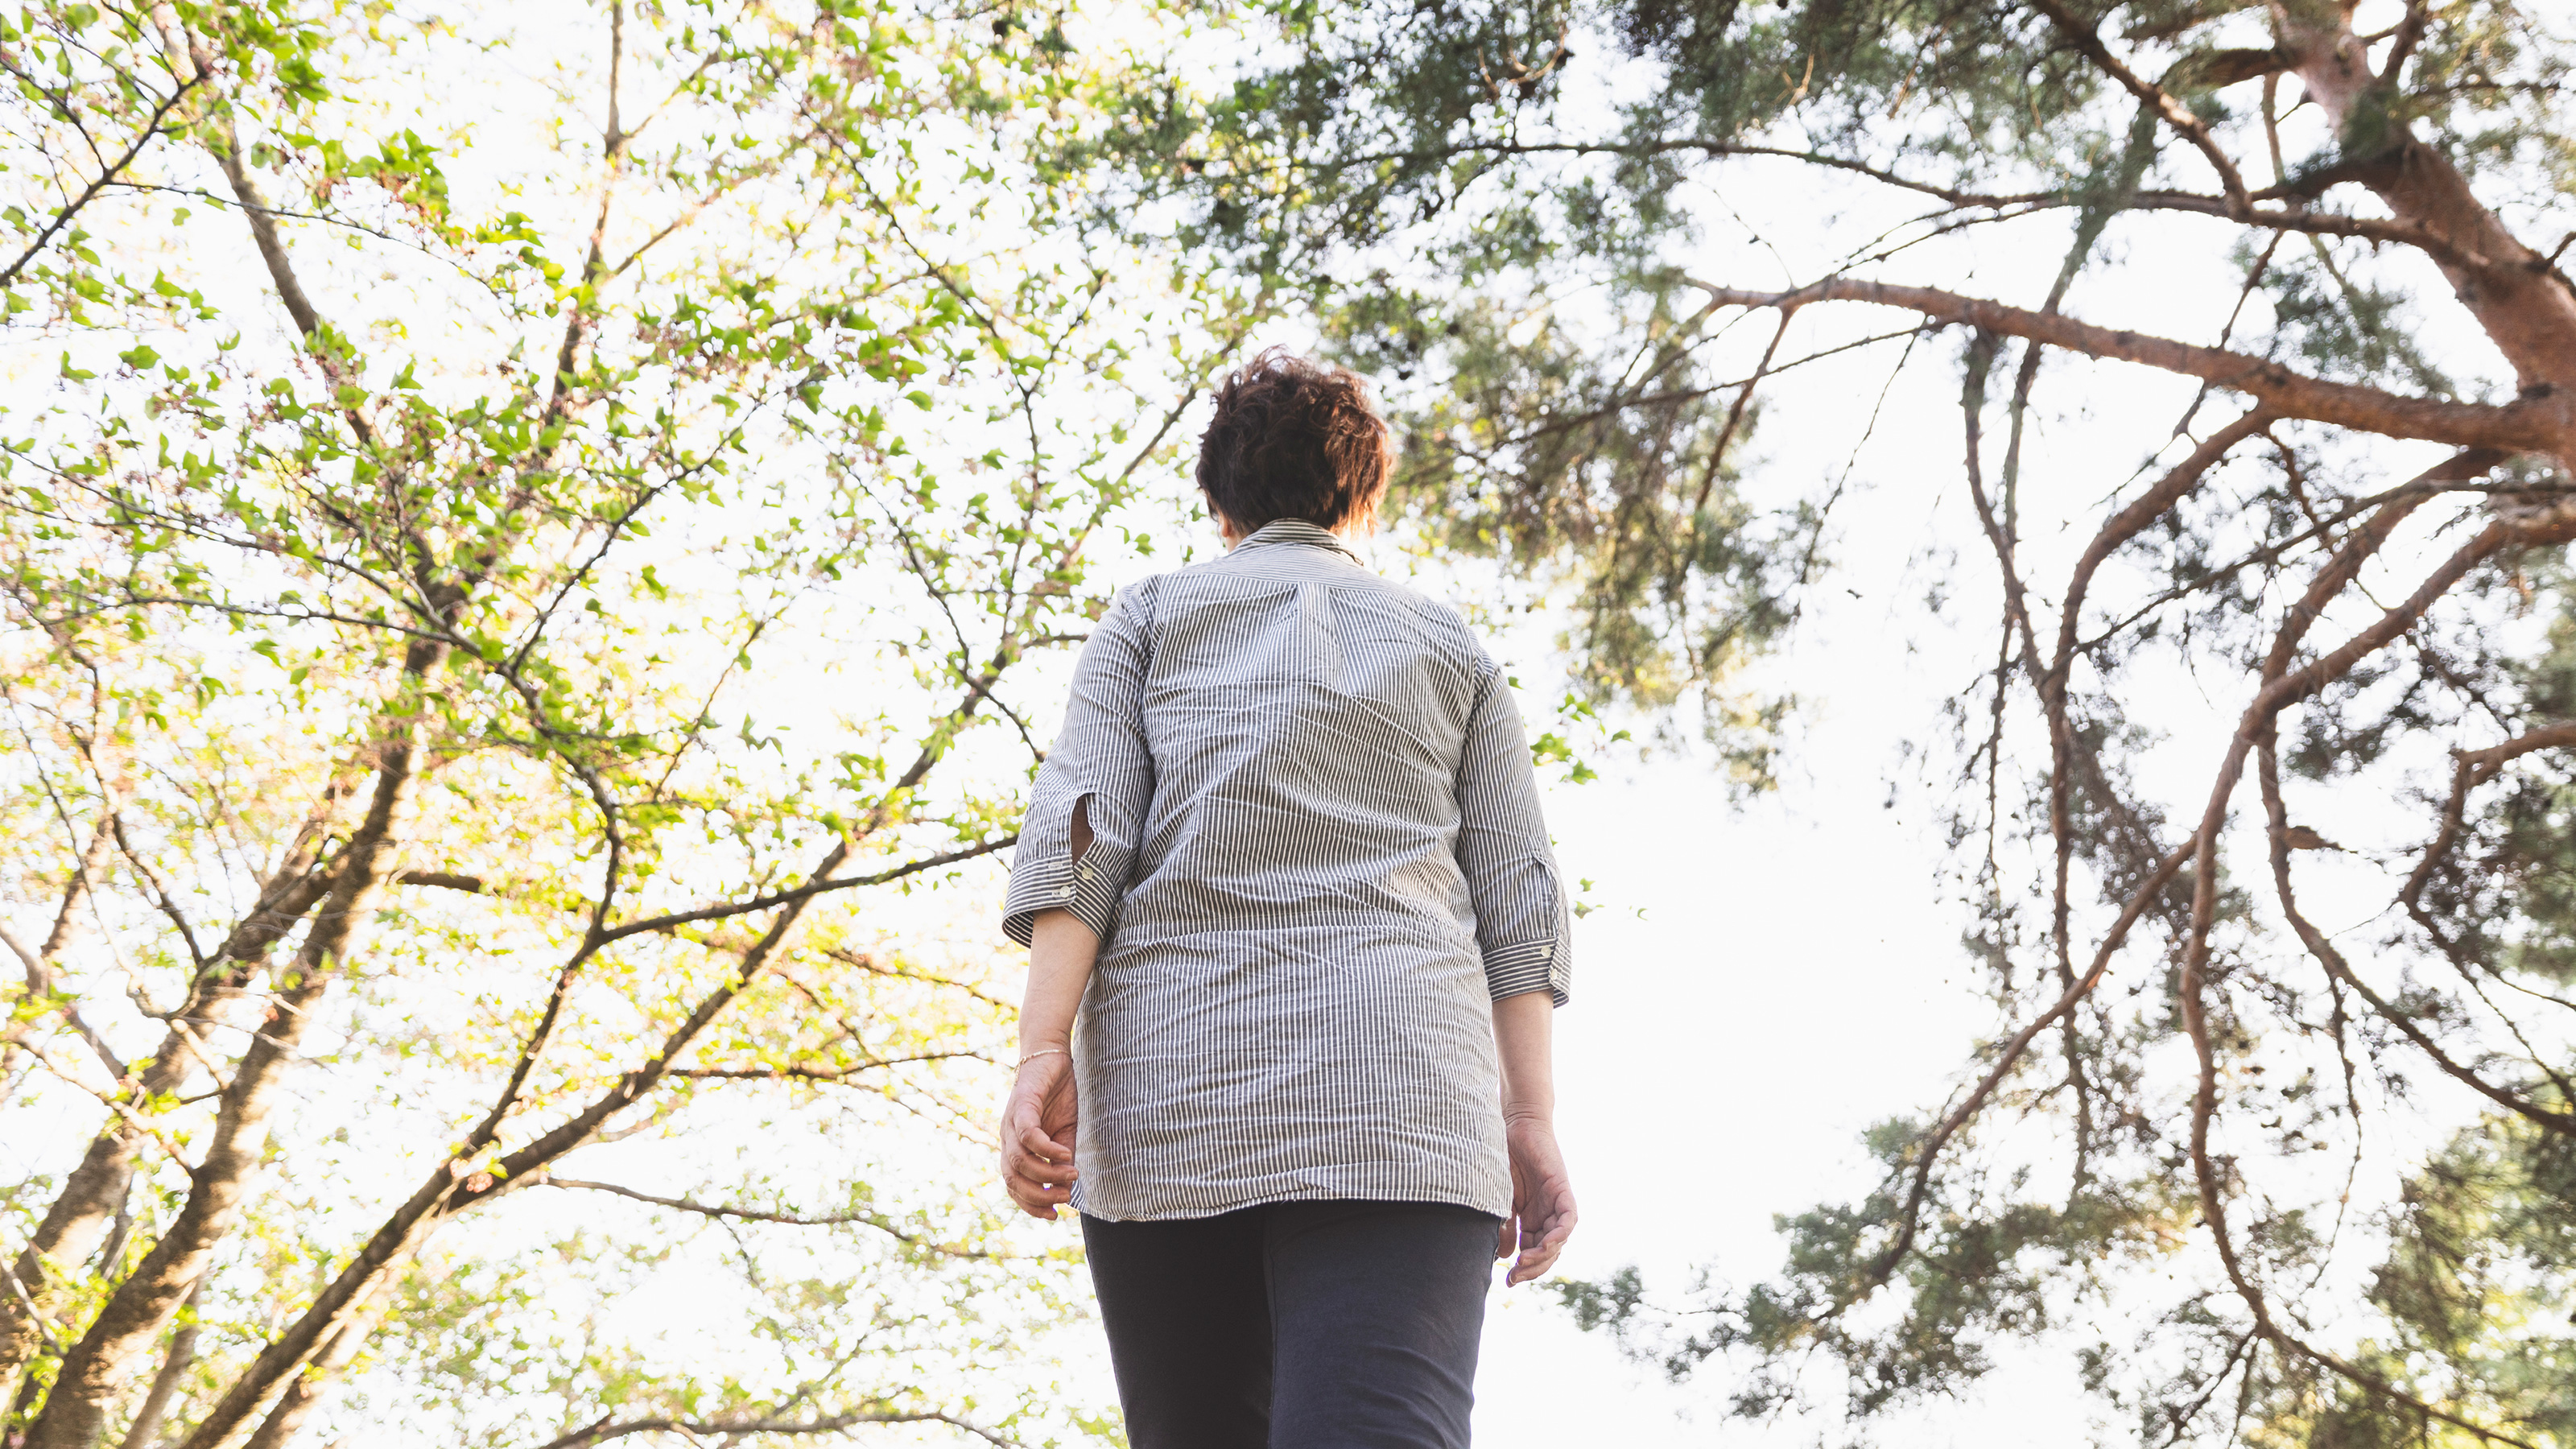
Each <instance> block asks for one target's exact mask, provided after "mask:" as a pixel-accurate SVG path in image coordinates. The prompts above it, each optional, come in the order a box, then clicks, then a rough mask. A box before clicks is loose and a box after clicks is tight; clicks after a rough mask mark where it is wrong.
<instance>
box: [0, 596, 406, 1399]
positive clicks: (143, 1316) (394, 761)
mask: <svg viewBox="0 0 2576 1449" xmlns="http://www.w3.org/2000/svg"><path fill="white" fill-rule="evenodd" d="M445 656H446V646H445V645H444V644H440V643H437V642H434V641H430V640H415V641H414V642H413V643H412V645H411V646H410V647H409V648H408V649H407V650H405V651H404V657H403V667H402V690H401V695H402V697H401V698H398V699H397V700H396V701H395V704H394V706H393V707H392V708H391V709H389V710H387V711H386V713H385V715H384V716H383V717H382V721H381V724H380V734H379V736H378V744H377V758H378V760H379V764H378V766H377V769H376V788H375V794H374V797H373V798H372V799H371V800H370V801H369V802H368V807H367V814H366V818H365V819H364V821H362V822H361V823H360V825H359V826H358V828H357V830H356V831H355V832H354V833H353V834H352V835H351V837H350V840H349V843H348V845H347V846H346V847H344V848H343V849H342V850H341V852H340V855H339V859H338V860H337V862H336V863H335V864H334V865H333V867H332V869H331V871H330V890H329V894H328V895H327V896H325V897H324V899H323V901H322V906H321V910H320V913H319V914H318V915H317V916H316V917H315V919H314V923H313V929H312V930H311V931H310V932H309V933H307V935H306V936H305V938H304V944H303V946H302V948H301V949H299V950H298V951H297V952H296V953H295V962H294V965H293V966H292V967H291V968H289V970H288V971H287V973H286V980H285V982H284V983H283V984H282V987H281V989H280V990H279V991H278V993H277V994H276V995H275V996H274V997H273V998H271V1005H270V1016H269V1020H268V1021H267V1022H265V1023H264V1024H263V1025H262V1027H261V1029H260V1031H259V1032H258V1033H257V1034H256V1035H254V1037H253V1038H252V1040H251V1044H250V1046H249V1048H248V1049H247V1050H245V1051H244V1052H243V1053H242V1056H241V1061H240V1063H239V1064H238V1065H237V1066H236V1067H235V1068H234V1069H233V1078H232V1082H231V1083H230V1085H229V1086H227V1087H226V1089H225V1092H224V1101H223V1107H222V1110H221V1112H220V1113H219V1114H218V1116H217V1117H216V1119H215V1133H214V1141H213V1143H212V1145H211V1146H210V1147H209V1148H208V1149H207V1152H206V1158H205V1161H204V1162H203V1163H201V1164H199V1166H198V1167H197V1170H196V1171H195V1172H194V1173H192V1174H190V1178H191V1185H190V1190H189V1193H188V1201H187V1204H186V1205H185V1206H184V1207H182V1208H181V1209H180V1210H179V1215H178V1217H177V1218H176V1219H175V1220H174V1221H172V1222H171V1224H170V1226H169V1228H168V1229H167V1230H166V1231H165V1232H163V1234H162V1236H161V1241H160V1242H158V1243H156V1244H154V1245H153V1248H152V1251H151V1252H150V1253H149V1254H147V1255H146V1256H145V1257H144V1259H143V1262H142V1264H141V1265H140V1266H139V1267H137V1268H136V1269H135V1270H134V1273H133V1274H132V1276H130V1277H128V1278H127V1279H126V1280H125V1282H124V1283H122V1284H120V1285H119V1286H118V1287H117V1290H116V1292H115V1293H114V1294H113V1295H112V1296H111V1297H109V1299H108V1301H107V1306H106V1307H104V1308H102V1309H101V1310H100V1311H99V1314H98V1317H97V1318H96V1319H95V1320H93V1321H92V1322H91V1324H90V1327H89V1332H88V1333H86V1334H84V1335H82V1337H81V1340H80V1342H79V1343H77V1344H75V1345H74V1346H73V1347H72V1349H71V1350H70V1351H69V1352H68V1353H66V1354H65V1355H64V1356H63V1366H62V1371H61V1373H60V1374H59V1375H58V1376H57V1378H56V1379H55V1382H54V1387H53V1391H52V1392H51V1393H50V1394H48V1395H47V1396H46V1398H45V1407H44V1409H43V1411H42V1412H41V1413H39V1414H38V1415H37V1416H36V1422H35V1423H34V1424H33V1425H31V1426H30V1427H29V1429H28V1431H27V1439H26V1445H25V1449H95V1445H96V1444H97V1441H98V1438H99V1436H100V1434H101V1433H102V1432H103V1430H104V1429H105V1426H106V1417H107V1406H108V1404H109V1403H110V1402H111V1401H112V1399H113V1398H114V1396H115V1394H116V1392H117V1390H118V1388H119V1387H120V1386H121V1385H122V1384H124V1383H125V1382H126V1381H127V1380H128V1379H129V1378H130V1377H131V1374H132V1370H133V1366H134V1364H135V1362H136V1361H137V1360H138V1359H139V1358H141V1357H142V1355H143V1354H144V1353H145V1352H147V1351H148V1350H149V1349H150V1348H151V1346H152V1344H153V1343H154V1341H156V1340H157V1339H159V1338H160V1336H161V1334H162V1331H163V1330H164V1329H166V1328H168V1327H169V1324H170V1320H171V1318H172V1317H173V1316H175V1315H176V1314H177V1313H178V1311H179V1304H180V1301H181V1300H182V1299H183V1298H185V1297H186V1295H187V1294H188V1293H189V1292H190V1291H191V1290H192V1289H193V1288H194V1286H195V1284H196V1282H197V1280H198V1278H200V1277H202V1276H203V1275H204V1273H205V1270H206V1266H207V1264H208V1262H209V1261H210V1260H211V1259H212V1258H213V1256H214V1251H215V1247H216V1245H217V1244H218V1243H220V1242H222V1241H223V1239H224V1238H225V1236H226V1235H228V1234H230V1233H231V1232H232V1230H233V1227H234V1225H235V1224H236V1223H238V1222H239V1221H240V1218H241V1214H242V1209H243V1204H244V1202H245V1201H246V1200H247V1199H248V1197H249V1195H250V1189H251V1186H252V1184H253V1181H254V1180H255V1178H256V1177H257V1175H258V1171H259V1166H260V1162H261V1159H262V1158H263V1157H264V1156H265V1155H266V1152H267V1147H268V1123H269V1118H270V1116H271V1115H272V1114H273V1113H274V1112H275V1111H276V1110H277V1107H278V1106H279V1104H280V1103H281V1101H282V1100H283V1098H284V1093H285V1083H286V1069H287V1067H288V1065H289V1064H290V1063H291V1062H292V1061H293V1060H294V1057H295V1048H296V1046H297V1044H298V1043H299V1042H300V1041H301V1040H302V1038H303V1035H304V1030H305V1027H306V1025H307V1024H308V1023H309V1022H310V1021H311V1020H312V1015H313V1009H314V1008H315V1007H316V1006H318V1005H319V1004H320V1003H321V1000H322V997H323V996H324V994H325V993H326V992H327V991H328V990H329V988H330V985H331V981H332V978H333V977H334V976H335V975H336V974H337V973H338V972H339V970H340V969H341V968H342V964H343V963H344V962H345V961H346V960H347V959H348V955H349V949H350V946H351V943H352V942H353V940H354V938H355V935H356V931H357V923H358V920H359V918H360V917H361V916H362V915H363V914H364V913H365V912H367V911H368V910H369V909H370V906H371V902H372V900H373V897H374V895H375V893H376V890H377V887H378V884H379V882H380V881H381V880H382V879H383V877H384V875H385V871H386V866H387V864H388V862H389V861H390V859H391V858H392V855H393V851H394V849H395V846H396V844H397V842H396V838H395V829H394V827H395V820H396V816H397V815H398V813H399V812H400V810H401V808H402V806H403V804H404V803H405V801H406V800H407V798H408V796H409V794H410V789H411V784H412V781H413V778H414V775H413V769H412V761H413V737H412V726H411V721H412V720H413V719H415V718H417V716H418V711H417V701H416V700H414V699H412V698H411V696H413V695H415V694H416V693H417V692H418V690H419V687H420V684H421V682H422V681H423V680H424V679H425V678H426V677H427V675H428V673H429V671H430V670H431V669H432V668H434V667H436V665H437V664H438V662H439V661H440V660H442V659H443V658H445Z"/></svg>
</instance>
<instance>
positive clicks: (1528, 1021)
mask: <svg viewBox="0 0 2576 1449" xmlns="http://www.w3.org/2000/svg"><path fill="white" fill-rule="evenodd" d="M1555 1021H1556V1001H1555V999H1554V998H1553V997H1551V996H1549V995H1548V993H1546V992H1544V991H1525V992H1522V993H1521V994H1520V995H1518V996H1506V997H1504V998H1503V999H1502V1000H1500V1001H1497V1002H1495V1003H1494V1044H1495V1046H1496V1047H1498V1048H1499V1049H1500V1050H1501V1053H1502V1058H1503V1116H1504V1118H1505V1120H1510V1119H1512V1118H1524V1117H1525V1118H1530V1119H1534V1120H1536V1121H1540V1122H1553V1121H1555V1120H1556V1074H1555V1070H1554V1067H1553V1065H1552V1064H1551V1062H1550V1059H1549V1058H1550V1042H1549V1032H1550V1030H1551V1029H1552V1028H1553V1027H1554V1025H1555Z"/></svg>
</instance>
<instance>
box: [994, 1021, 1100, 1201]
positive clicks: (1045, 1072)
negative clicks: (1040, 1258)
mask: <svg viewBox="0 0 2576 1449" xmlns="http://www.w3.org/2000/svg"><path fill="white" fill-rule="evenodd" d="M1080 1115H1081V1113H1080V1104H1079V1103H1078V1102H1077V1101H1076V1100H1075V1096H1074V1086H1073V1058H1072V1057H1071V1056H1070V1055H1069V1054H1067V1053H1065V1052H1062V1051H1052V1052H1048V1053H1047V1054H1046V1055H1044V1056H1036V1057H1031V1058H1029V1059H1028V1060H1026V1061H1023V1062H1021V1063H1020V1075H1019V1078H1018V1080H1016V1081H1014V1082H1013V1083H1012V1084H1011V1099H1010V1101H1009V1103H1008V1104H1006V1105H1005V1106H1004V1107H1003V1108H1002V1126H1001V1132H1000V1136H1001V1139H1002V1186H1003V1188H1004V1189H1005V1190H1006V1191H1008V1192H1009V1193H1010V1195H1011V1201H1013V1202H1015V1203H1018V1204H1019V1205H1020V1210H1021V1211H1022V1212H1025V1213H1027V1214H1028V1215H1029V1216H1030V1217H1033V1218H1045V1219H1046V1220H1047V1221H1049V1222H1053V1221H1055V1217H1056V1211H1055V1210H1056V1208H1057V1207H1058V1206H1060V1205H1061V1204H1064V1203H1066V1202H1069V1201H1071V1200H1072V1198H1073V1179H1074V1177H1075V1175H1076V1173H1075V1169H1074V1165H1073V1138H1074V1129H1075V1126H1076V1123H1077V1121H1078V1119H1079V1117H1080Z"/></svg>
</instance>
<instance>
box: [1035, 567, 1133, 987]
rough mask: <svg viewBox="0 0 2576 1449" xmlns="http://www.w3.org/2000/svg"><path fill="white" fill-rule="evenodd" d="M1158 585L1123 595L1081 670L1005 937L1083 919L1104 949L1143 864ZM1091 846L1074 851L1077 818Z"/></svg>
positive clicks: (1042, 781)
mask: <svg viewBox="0 0 2576 1449" xmlns="http://www.w3.org/2000/svg"><path fill="white" fill-rule="evenodd" d="M1154 585H1155V581H1154V580H1152V579H1148V580H1146V581H1144V582H1143V583H1139V584H1136V585H1133V586H1131V587H1129V588H1127V589H1125V590H1122V591H1121V592H1120V593H1119V595H1118V597H1117V599H1116V601H1115V602H1113V603H1112V604H1111V605H1110V608H1109V612H1108V613H1107V614H1106V615H1104V616H1102V618H1101V620H1100V624H1099V627H1097V628H1096V629H1094V630H1093V631H1092V634H1091V638H1090V640H1089V642H1087V643H1086V644H1084V645H1083V648H1082V658H1081V660H1080V662H1078V663H1077V664H1076V665H1075V666H1074V671H1073V697H1072V700H1071V702H1070V703H1069V704H1067V705H1066V707H1065V716H1064V728H1063V730H1062V731H1060V732H1059V733H1058V734H1057V735H1056V739H1055V747H1054V748H1053V749H1052V750H1050V751H1049V752H1048V754H1047V760H1046V764H1045V765H1044V766H1042V767H1041V768H1040V769H1039V770H1038V778H1037V784H1036V786H1035V788H1034V789H1032V790H1031V792H1030V795H1029V809H1028V815H1027V817H1026V818H1025V819H1024V820H1023V821H1022V822H1021V825H1020V843H1019V846H1018V849H1017V851H1016V852H1015V854H1014V857H1013V860H1012V863H1011V892H1010V895H1009V897H1008V898H1007V899H1006V900H1005V901H1004V902H1003V906H1002V930H1003V933H1004V934H1006V935H1008V936H1009V937H1010V938H1011V939H1012V940H1014V941H1017V942H1019V943H1020V944H1021V945H1023V946H1025V945H1027V944H1029V936H1030V933H1031V931H1032V930H1033V929H1034V928H1035V926H1036V923H1037V917H1038V913H1039V912H1041V911H1048V910H1056V909H1063V910H1069V911H1071V912H1073V913H1074V914H1075V915H1076V916H1079V917H1081V918H1082V922H1083V924H1084V925H1087V926H1089V927H1091V930H1092V933H1093V934H1094V935H1096V936H1098V937H1099V938H1100V939H1101V941H1102V942H1103V943H1104V944H1105V943H1106V942H1107V941H1108V939H1109V936H1110V932H1111V931H1112V930H1114V929H1115V928H1116V926H1117V923H1118V902H1119V899H1120V897H1122V896H1123V895H1124V894H1125V893H1126V890H1127V874H1128V870H1129V868H1130V867H1132V866H1133V865H1134V864H1135V860H1136V841H1137V835H1138V832H1139V831H1140V830H1141V829H1142V827H1143V822H1144V819H1145V811H1146V807H1147V806H1148V805H1149V804H1150V803H1151V801H1152V799H1153V795H1154V760H1153V756H1152V755H1150V754H1148V753H1147V752H1146V749H1145V725H1144V691H1145V669H1146V666H1147V663H1148V661H1149V660H1150V659H1151V658H1152V655H1153V650H1152V638H1153V613H1154ZM1077 808H1079V809H1081V811H1082V816H1083V819H1084V821H1085V823H1087V824H1088V825H1089V826H1090V827H1091V843H1090V845H1089V847H1088V848H1086V849H1085V850H1084V851H1083V852H1082V854H1081V855H1080V856H1078V857H1077V856H1076V855H1075V854H1074V853H1073V821H1074V812H1075V810H1076V809H1077Z"/></svg>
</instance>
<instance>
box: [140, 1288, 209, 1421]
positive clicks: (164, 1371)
mask: <svg viewBox="0 0 2576 1449" xmlns="http://www.w3.org/2000/svg"><path fill="white" fill-rule="evenodd" d="M205 1296H206V1280H204V1279H203V1278H200V1279H198V1280H197V1286H196V1287H195V1288H192V1289H190V1290H189V1291H188V1301H187V1303H186V1304H185V1305H183V1306H182V1307H181V1309H180V1315H181V1316H180V1322H179V1331H178V1332H176V1333H174V1334H172V1335H170V1351H169V1353H167V1354H165V1355H163V1356H162V1359H161V1371H160V1372H159V1373H156V1374H154V1375H153V1376H152V1388H151V1391H150V1392H149V1393H146V1394H145V1395H144V1396H143V1407H141V1408H139V1409H136V1410H135V1411H134V1422H133V1423H131V1424H129V1425H127V1426H126V1429H125V1442H124V1445H123V1449H152V1441H153V1440H155V1439H157V1438H159V1437H160V1434H161V1421H162V1420H163V1419H165V1418H167V1417H169V1414H170V1401H171V1400H173V1399H175V1398H177V1397H179V1383H180V1380H182V1379H185V1378H186V1377H187V1376H188V1370H189V1369H191V1368H193V1367H195V1366H196V1362H197V1321H196V1319H195V1318H193V1317H190V1316H188V1315H190V1314H193V1313H194V1312H195V1311H196V1307H197V1303H198V1300H200V1299H202V1298H204V1297H205Z"/></svg>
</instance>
